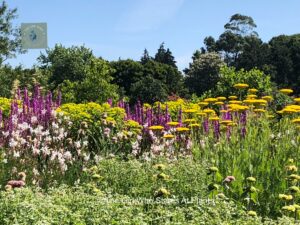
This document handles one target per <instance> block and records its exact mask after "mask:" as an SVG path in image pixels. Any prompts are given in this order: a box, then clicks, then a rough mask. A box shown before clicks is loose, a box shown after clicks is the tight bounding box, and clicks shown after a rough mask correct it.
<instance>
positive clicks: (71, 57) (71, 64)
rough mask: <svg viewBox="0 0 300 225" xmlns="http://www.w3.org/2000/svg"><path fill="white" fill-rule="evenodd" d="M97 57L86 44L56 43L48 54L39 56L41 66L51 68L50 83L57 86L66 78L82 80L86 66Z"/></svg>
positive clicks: (48, 50) (47, 51) (54, 86)
mask: <svg viewBox="0 0 300 225" xmlns="http://www.w3.org/2000/svg"><path fill="white" fill-rule="evenodd" d="M93 58H95V56H94V55H93V53H92V51H91V50H90V49H88V48H86V47H84V46H80V47H77V46H72V47H70V48H65V47H63V46H62V45H55V47H54V48H53V49H47V50H46V54H41V55H40V56H39V57H38V61H39V63H40V68H42V69H47V70H50V72H51V76H50V78H49V83H50V84H51V85H52V86H53V88H56V87H57V86H58V85H59V84H61V83H62V82H63V81H64V80H69V81H78V80H79V81H80V80H83V79H84V77H85V74H86V70H85V69H86V68H85V66H86V65H88V64H89V63H90V62H91V60H92V59H93Z"/></svg>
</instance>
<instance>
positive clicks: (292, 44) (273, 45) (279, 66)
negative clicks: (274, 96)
mask: <svg viewBox="0 0 300 225" xmlns="http://www.w3.org/2000/svg"><path fill="white" fill-rule="evenodd" d="M269 45H270V56H269V57H270V63H271V64H272V65H273V67H274V68H275V73H274V74H273V76H272V78H273V80H274V81H275V82H276V83H277V84H278V85H279V86H280V87H291V88H293V89H294V90H295V91H296V93H300V54H299V53H300V34H296V35H291V36H287V35H280V36H277V37H274V38H272V39H271V40H270V42H269Z"/></svg>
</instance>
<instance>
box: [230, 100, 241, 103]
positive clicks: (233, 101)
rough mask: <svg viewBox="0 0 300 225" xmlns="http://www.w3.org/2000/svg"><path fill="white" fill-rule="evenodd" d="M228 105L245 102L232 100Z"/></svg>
mask: <svg viewBox="0 0 300 225" xmlns="http://www.w3.org/2000/svg"><path fill="white" fill-rule="evenodd" d="M228 103H229V104H242V103H243V102H242V101H238V100H230V101H229V102H228Z"/></svg>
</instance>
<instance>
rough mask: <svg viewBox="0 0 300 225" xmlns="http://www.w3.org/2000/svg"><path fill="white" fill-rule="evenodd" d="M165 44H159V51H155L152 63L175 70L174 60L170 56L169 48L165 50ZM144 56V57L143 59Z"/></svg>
mask: <svg viewBox="0 0 300 225" xmlns="http://www.w3.org/2000/svg"><path fill="white" fill-rule="evenodd" d="M164 45H165V43H164V42H163V43H161V45H160V46H159V49H158V50H157V53H156V54H155V56H154V61H156V62H159V63H163V64H166V65H169V66H173V67H175V68H176V69H177V66H176V61H175V60H174V56H173V55H172V52H171V51H170V49H169V48H167V49H165V46H164ZM145 56H146V55H144V57H145ZM144 61H145V60H144Z"/></svg>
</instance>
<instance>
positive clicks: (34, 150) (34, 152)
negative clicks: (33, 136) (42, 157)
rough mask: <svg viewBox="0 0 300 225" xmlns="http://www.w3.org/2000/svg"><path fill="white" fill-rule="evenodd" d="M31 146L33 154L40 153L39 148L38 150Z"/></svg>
mask: <svg viewBox="0 0 300 225" xmlns="http://www.w3.org/2000/svg"><path fill="white" fill-rule="evenodd" d="M31 148H32V153H33V155H38V154H40V150H39V149H38V148H36V147H35V146H32V147H31Z"/></svg>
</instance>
